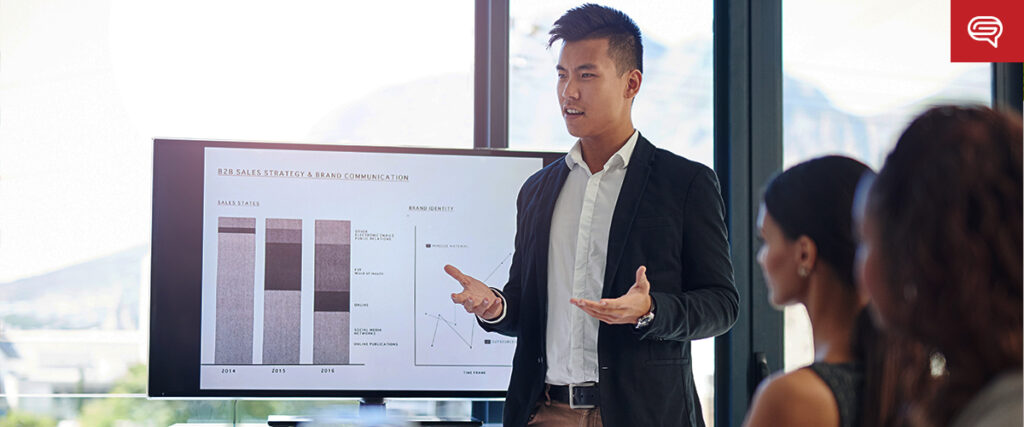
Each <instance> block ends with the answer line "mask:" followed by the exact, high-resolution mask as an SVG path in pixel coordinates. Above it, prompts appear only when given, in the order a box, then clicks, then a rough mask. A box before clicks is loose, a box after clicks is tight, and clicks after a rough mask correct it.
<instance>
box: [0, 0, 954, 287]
mask: <svg viewBox="0 0 1024 427" xmlns="http://www.w3.org/2000/svg"><path fill="white" fill-rule="evenodd" d="M398 4H400V7H399V6H397V5H398ZM576 4H578V3H577V2H566V1H534V0H531V1H515V0H513V1H512V7H511V9H512V14H513V19H522V20H528V21H532V22H550V21H552V20H553V19H554V18H555V17H557V15H558V14H560V13H561V11H564V10H565V9H567V8H569V7H571V6H574V5H576ZM607 4H609V5H611V6H613V7H618V8H621V9H622V10H623V11H625V12H626V13H628V14H630V15H631V16H632V17H633V18H634V19H635V20H636V21H637V22H638V24H639V25H640V26H641V28H642V29H643V31H644V33H645V35H646V36H647V37H649V38H652V39H656V40H658V41H659V42H660V43H662V44H665V45H678V44H681V43H685V42H686V41H688V40H694V39H703V40H705V41H706V40H708V39H710V37H711V31H712V22H711V17H712V10H711V5H712V2H710V1H674V2H665V5H657V4H655V3H654V2H651V1H630V2H626V1H610V2H608V3H607ZM783 4H784V10H783V14H784V24H785V26H784V33H783V37H784V48H783V52H784V60H785V71H786V72H787V73H788V74H791V75H793V76H796V77H798V78H800V79H803V80H806V81H808V82H811V83H813V84H815V85H817V86H819V87H821V88H822V89H823V90H824V92H825V94H826V95H827V96H828V97H829V98H830V99H831V100H832V101H833V102H834V103H835V104H836V105H837V106H838V107H839V108H841V109H844V110H846V111H849V112H853V113H856V114H862V115H871V114H877V113H880V112H884V111H886V110H887V109H889V108H892V107H894V106H899V105H903V104H906V103H908V102H912V101H914V100H916V99H920V98H922V97H925V96H927V95H928V94H931V93H934V92H935V91H936V90H937V89H938V88H941V87H943V86H944V85H947V84H949V82H950V81H951V80H952V79H953V78H954V77H955V76H957V75H958V74H960V73H962V72H963V70H964V69H965V66H960V65H955V64H949V62H948V58H949V53H948V43H949V34H948V31H949V29H948V20H949V17H948V13H949V11H948V8H947V7H945V5H944V4H943V5H942V6H941V7H935V4H934V2H933V1H923V0H901V1H900V2H883V1H878V0H866V1H858V2H849V1H839V0H830V1H810V0H787V1H785V2H783ZM472 5H473V2H470V1H468V0H463V1H455V0H432V1H429V2H424V1H408V2H399V3H396V2H356V1H312V0H310V1H295V2H285V1H244V2H243V1H216V2H211V1H195V0H188V1H175V2H157V1H118V0H110V1H89V2H82V1H78V0H52V1H46V2H39V1H35V0H5V1H3V2H0V52H2V55H0V283H3V282H7V281H11V280H16V279H19V278H23V277H29V276H33V275H37V274H41V273H45V272H48V271H52V270H55V269H59V268H62V267H65V266H68V265H73V264H76V263H80V262H83V261H87V260H89V259H93V258H97V257H101V256H104V255H107V254H111V253H115V252H117V251H121V250H124V249H127V248H130V247H135V246H138V245H143V244H147V243H148V240H149V233H150V229H149V227H150V204H151V201H150V191H151V186H152V182H151V171H152V142H151V140H152V138H154V137H188V138H211V139H241V140H261V141H299V140H302V139H303V138H306V137H307V135H309V133H310V131H311V129H312V128H313V126H314V125H316V124H317V122H318V121H319V120H321V119H322V118H323V117H324V116H325V115H327V114H328V113H329V112H330V111H332V110H334V109H336V108H338V107H339V106H343V105H345V104H346V103H350V102H353V101H355V100H358V99H361V98H363V97H365V96H367V95H368V94H372V93H375V91H377V90H379V89H380V88H384V87H389V86H395V85H400V84H403V83H408V82H411V81H416V80H417V79H422V78H424V77H429V76H437V75H444V74H450V73H472V67H473V43H474V37H473V17H474V13H473V10H472ZM666 5H667V6H666ZM382 17H383V18H382ZM425 17H426V18H428V19H424V18H425ZM540 30H542V31H544V32H546V31H547V29H546V28H543V29H540ZM410 35H412V36H411V37H410ZM396 126H401V123H397V124H396ZM470 144H471V142H470V141H466V146H467V147H469V146H470Z"/></svg>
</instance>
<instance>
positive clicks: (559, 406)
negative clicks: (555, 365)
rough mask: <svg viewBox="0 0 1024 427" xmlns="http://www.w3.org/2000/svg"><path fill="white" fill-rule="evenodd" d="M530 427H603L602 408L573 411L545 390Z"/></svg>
mask: <svg viewBox="0 0 1024 427" xmlns="http://www.w3.org/2000/svg"><path fill="white" fill-rule="evenodd" d="M527 425H529V426H537V427H569V426H572V427H602V424H601V408H599V407H598V408H589V409H572V408H570V407H569V404H567V403H562V402H555V401H552V400H551V397H550V396H548V393H547V390H546V389H545V390H544V397H543V398H542V399H540V401H539V402H537V407H536V408H534V410H533V415H530V422H528V423H527Z"/></svg>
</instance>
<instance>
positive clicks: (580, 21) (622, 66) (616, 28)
mask: <svg viewBox="0 0 1024 427" xmlns="http://www.w3.org/2000/svg"><path fill="white" fill-rule="evenodd" d="M549 34H551V38H550V39H548V47H551V45H553V44H554V43H555V42H556V41H558V40H564V41H565V42H575V41H580V40H590V39H603V38H607V39H608V56H610V57H611V58H612V60H613V61H615V68H616V70H617V71H618V72H619V75H620V76H621V75H622V73H625V72H627V71H630V70H632V69H634V68H635V69H637V70H640V72H641V73H643V72H644V46H643V44H642V43H641V41H640V28H639V27H637V26H636V23H635V22H633V20H632V19H630V17H629V16H627V15H626V14H625V13H622V12H620V11H618V10H615V9H612V8H610V7H607V6H600V5H596V4H593V3H587V4H585V5H583V6H580V7H576V8H573V9H569V11H568V12H565V15H562V17H561V18H558V20H557V21H555V25H554V26H553V27H552V28H551V31H550V32H549Z"/></svg>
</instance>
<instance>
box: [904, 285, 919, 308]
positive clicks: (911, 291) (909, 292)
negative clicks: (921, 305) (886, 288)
mask: <svg viewBox="0 0 1024 427" xmlns="http://www.w3.org/2000/svg"><path fill="white" fill-rule="evenodd" d="M916 300H917V287H916V286H914V285H912V284H910V283H908V284H905V285H903V301H906V302H909V303H912V302H914V301H916Z"/></svg>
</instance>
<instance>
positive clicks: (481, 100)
mask: <svg viewBox="0 0 1024 427" xmlns="http://www.w3.org/2000/svg"><path fill="white" fill-rule="evenodd" d="M475 16H476V24H475V26H476V42H475V49H474V51H475V57H474V77H473V100H474V101H473V107H474V108H473V111H474V113H473V147H474V148H508V40H509V33H508V31H509V0H491V1H488V0H477V1H476V13H475Z"/></svg>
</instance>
